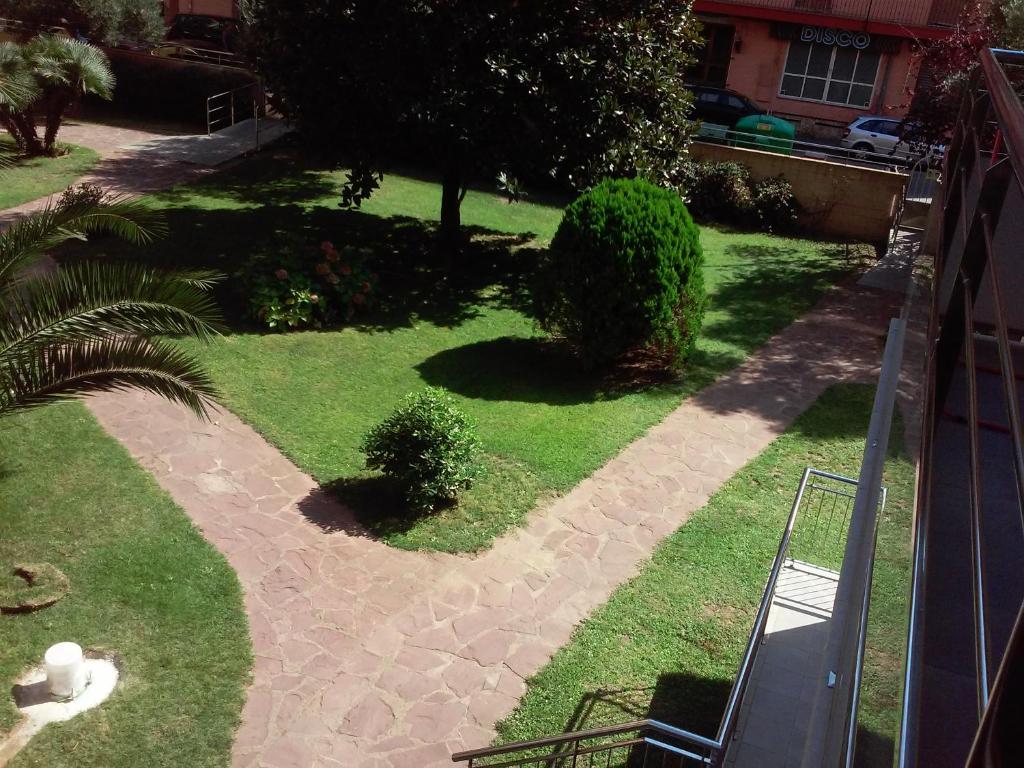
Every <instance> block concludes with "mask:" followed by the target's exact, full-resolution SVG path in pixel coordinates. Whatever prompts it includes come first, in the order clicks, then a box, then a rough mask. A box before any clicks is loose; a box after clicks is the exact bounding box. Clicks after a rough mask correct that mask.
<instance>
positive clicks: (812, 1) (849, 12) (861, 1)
mask: <svg viewBox="0 0 1024 768" xmlns="http://www.w3.org/2000/svg"><path fill="white" fill-rule="evenodd" d="M714 4H715V5H718V4H723V5H745V6H748V7H754V8H768V9H772V10H777V11H793V12H796V13H802V14H806V13H820V14H822V15H823V16H832V17H839V18H845V19H856V20H857V21H876V22H883V23H889V24H905V25H907V26H913V27H925V26H951V25H953V24H955V23H956V19H957V15H958V13H959V10H960V8H959V7H957V5H956V4H955V3H944V2H942V0H715V3H714ZM701 5H702V3H701V2H699V1H698V2H697V3H696V10H698V11H700V10H703V9H702V8H701ZM961 7H962V3H961Z"/></svg>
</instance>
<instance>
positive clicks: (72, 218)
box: [0, 199, 220, 416]
mask: <svg viewBox="0 0 1024 768" xmlns="http://www.w3.org/2000/svg"><path fill="white" fill-rule="evenodd" d="M163 229H164V225H163V222H162V220H161V219H159V218H157V217H155V216H154V214H153V213H152V212H151V211H149V210H147V209H146V208H145V207H144V206H142V205H141V204H139V203H138V202H133V201H126V200H124V199H114V200H112V201H108V202H105V203H101V204H99V205H97V204H95V203H90V202H81V203H72V204H70V205H67V206H58V207H47V208H46V209H45V210H43V211H41V212H40V213H37V214H34V215H31V216H29V217H26V218H24V219H21V220H20V221H18V222H17V223H15V224H13V225H11V226H10V227H8V228H7V230H6V231H3V232H0V416H3V415H5V414H8V413H11V412H14V411H18V410H23V409H26V408H32V407H35V406H39V405H43V404H46V403H51V402H54V401H56V400H60V399H63V398H67V397H73V396H75V395H79V394H82V393H88V392H95V391H106V390H118V389H124V388H128V387H139V388H142V389H146V390H149V391H151V392H155V393H157V394H159V395H162V396H164V397H166V398H168V399H170V400H172V401H176V402H179V403H183V404H184V405H186V406H188V407H189V408H190V409H191V410H192V411H194V412H195V413H196V414H199V415H201V416H205V415H206V414H207V407H208V406H209V404H210V403H211V398H212V397H213V395H214V390H213V386H212V384H211V382H210V379H209V377H208V376H207V375H206V373H205V372H204V371H203V370H202V368H201V367H200V365H199V363H198V361H197V360H196V359H195V358H194V357H192V356H190V355H188V354H186V353H184V352H183V351H181V350H180V349H179V348H178V347H176V346H175V345H174V344H173V343H171V342H169V341H166V340H165V339H164V338H163V337H166V336H171V335H182V334H184V335H190V336H195V337H199V338H209V337H210V336H211V335H213V334H215V333H217V331H218V329H219V327H220V314H219V311H218V310H217V307H216V305H215V304H214V302H213V300H212V298H211V296H210V288H211V286H212V284H213V282H214V281H215V279H216V278H215V276H213V275H212V274H211V273H200V272H164V271H160V270H155V269H152V268H149V267H145V266H141V265H138V264H129V263H120V262H116V263H108V262H74V263H71V264H65V265H61V266H60V267H56V266H54V265H52V263H50V264H49V265H47V263H46V262H45V261H44V257H43V254H44V253H45V252H46V251H47V250H48V249H50V248H52V247H54V246H56V245H57V244H59V243H61V242H64V241H66V240H69V239H85V238H86V237H87V236H88V234H90V233H96V232H100V231H103V232H109V233H112V234H115V235H117V236H119V237H121V238H122V239H125V240H128V241H130V242H134V243H139V244H141V243H146V242H148V241H150V240H151V239H152V238H153V236H154V235H156V234H159V233H161V232H162V231H163ZM48 267H49V268H48Z"/></svg>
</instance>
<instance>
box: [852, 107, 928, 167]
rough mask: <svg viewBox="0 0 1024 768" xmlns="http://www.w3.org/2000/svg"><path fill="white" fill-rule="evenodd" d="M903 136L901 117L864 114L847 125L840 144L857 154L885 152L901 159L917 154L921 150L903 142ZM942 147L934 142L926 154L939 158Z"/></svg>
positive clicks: (915, 156) (916, 155) (914, 156)
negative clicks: (898, 118)
mask: <svg viewBox="0 0 1024 768" xmlns="http://www.w3.org/2000/svg"><path fill="white" fill-rule="evenodd" d="M902 135H903V121H902V120H895V119H893V118H891V117H877V116H873V115H864V116H863V117H858V118H857V119H856V120H854V121H853V122H852V123H850V124H849V125H848V126H846V130H845V131H843V140H842V141H841V142H840V144H841V146H842V147H844V148H845V149H851V150H853V151H854V152H856V153H864V154H867V153H871V154H876V155H888V156H890V157H895V158H898V159H900V160H904V161H906V160H913V159H915V158H917V157H920V154H921V153H920V152H916V151H914V149H913V148H912V147H911V146H910V144H908V143H907V142H905V141H903V140H902V139H901V136H902ZM945 150H946V148H945V147H942V146H938V145H936V146H933V147H932V148H931V150H930V151H929V153H928V154H929V156H930V157H931V159H932V160H937V159H941V158H942V155H943V153H944V152H945ZM872 159H876V158H872Z"/></svg>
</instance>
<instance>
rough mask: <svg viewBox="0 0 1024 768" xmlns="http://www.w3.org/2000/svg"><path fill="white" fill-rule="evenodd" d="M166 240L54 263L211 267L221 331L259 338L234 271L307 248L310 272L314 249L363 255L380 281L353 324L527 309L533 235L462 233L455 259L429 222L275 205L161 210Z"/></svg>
mask: <svg viewBox="0 0 1024 768" xmlns="http://www.w3.org/2000/svg"><path fill="white" fill-rule="evenodd" d="M164 213H165V215H166V219H167V224H168V229H169V233H170V234H169V236H168V237H167V238H164V239H160V240H156V241H155V242H153V243H150V244H148V245H146V246H144V247H136V246H131V245H128V244H125V243H122V242H120V241H116V240H104V241H101V242H93V243H71V244H69V245H67V246H64V247H63V248H62V249H61V250H60V251H59V252H58V254H57V256H58V258H61V259H74V258H81V257H88V258H95V257H100V258H103V257H106V258H112V259H122V260H126V261H133V262H141V263H145V264H149V265H151V266H154V267H159V268H163V269H196V268H200V269H210V270H214V271H217V272H219V273H221V274H223V275H225V276H227V279H225V280H224V281H223V282H222V283H221V284H220V285H219V287H218V289H217V299H218V302H219V303H220V305H221V307H222V308H223V310H224V313H225V316H226V319H227V322H228V327H229V329H230V330H231V331H234V332H250V333H251V332H261V331H265V330H266V329H264V328H263V327H262V326H258V325H256V324H255V323H253V322H252V321H251V320H249V319H247V317H246V298H245V296H243V295H242V290H241V286H240V284H239V280H238V278H237V277H236V275H237V273H238V271H239V270H240V269H242V268H243V267H244V266H245V265H246V264H247V263H249V262H250V261H251V260H252V259H253V258H254V257H255V256H256V255H259V254H268V255H270V256H271V263H272V257H273V255H274V254H277V253H283V252H290V250H293V249H295V248H297V247H298V248H308V249H309V252H310V259H311V265H312V263H315V260H316V258H317V256H316V253H317V252H318V250H319V244H320V243H321V242H322V241H323V240H331V241H332V242H334V244H335V245H336V246H338V247H344V246H353V247H356V248H364V247H366V248H369V249H370V250H371V254H370V255H369V256H368V257H367V259H368V264H367V266H368V267H369V268H370V269H371V270H373V271H375V272H377V273H378V274H379V276H380V281H379V284H378V289H379V293H378V304H377V306H376V307H375V308H374V309H373V310H372V311H371V312H368V313H367V314H365V315H363V316H360V317H358V318H357V320H356V322H354V323H353V325H355V326H356V327H360V328H364V329H367V330H392V329H395V328H400V327H408V326H409V325H410V324H412V323H413V322H414V321H426V322H431V323H434V324H437V325H440V326H445V327H454V326H457V325H459V324H461V323H463V322H465V321H467V320H469V319H472V318H473V317H476V316H477V315H478V314H479V308H480V306H481V305H482V304H488V305H492V306H501V307H510V308H516V309H526V308H527V306H528V303H529V302H528V291H527V286H528V283H529V280H530V276H531V275H532V273H533V270H534V268H535V265H536V260H537V254H538V251H536V250H535V249H532V248H528V247H523V246H525V245H526V244H528V243H529V242H530V241H531V239H532V236H531V235H529V234H522V235H509V234H503V233H497V232H491V231H489V230H484V229H480V228H466V233H467V235H468V241H467V242H466V243H465V245H464V246H463V247H462V248H461V250H459V251H458V252H450V251H445V250H443V249H440V248H439V247H438V241H437V237H436V225H435V224H433V223H432V222H426V221H422V220H419V219H412V218H405V217H397V216H395V217H390V218H381V217H378V216H373V215H371V214H365V213H361V212H358V211H345V210H341V209H338V208H333V209H332V208H322V207H314V208H305V207H303V206H301V205H297V204H291V205H278V206H277V207H274V208H272V209H257V208H214V209H209V208H203V207H199V206H191V205H184V206H179V207H172V208H168V209H167V210H166V211H165V212H164Z"/></svg>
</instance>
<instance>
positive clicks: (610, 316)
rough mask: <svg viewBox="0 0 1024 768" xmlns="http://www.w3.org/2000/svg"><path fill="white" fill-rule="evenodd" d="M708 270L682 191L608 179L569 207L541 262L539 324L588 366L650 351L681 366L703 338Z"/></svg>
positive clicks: (537, 294) (536, 292)
mask: <svg viewBox="0 0 1024 768" xmlns="http://www.w3.org/2000/svg"><path fill="white" fill-rule="evenodd" d="M703 264H704V255H703V252H702V251H701V247H700V232H699V230H698V228H697V225H696V224H694V223H693V219H692V218H690V214H689V212H688V211H687V210H686V206H685V205H684V204H683V201H682V200H681V199H680V197H679V195H678V194H676V193H675V192H673V191H671V190H667V189H663V188H661V187H657V186H655V185H653V184H651V183H649V182H647V181H644V180H642V179H615V180H612V179H606V180H605V181H603V182H601V183H600V184H598V185H597V186H596V187H594V188H593V189H591V190H589V191H587V192H584V193H583V194H582V195H580V197H578V198H577V199H576V200H575V201H574V202H573V203H572V204H570V205H569V207H568V208H566V210H565V215H564V216H563V218H562V223H561V224H560V225H559V227H558V231H557V233H556V234H555V237H554V239H553V240H552V242H551V247H550V249H549V250H548V252H547V254H546V255H545V256H544V257H543V258H542V260H541V265H540V270H539V273H538V280H537V283H536V286H535V288H534V296H533V298H534V306H535V311H536V314H537V318H538V320H539V322H540V324H541V327H543V328H544V329H545V330H547V331H549V332H551V333H555V334H558V335H561V336H563V337H565V338H566V339H567V340H568V341H569V342H570V343H572V344H573V345H574V346H575V347H576V348H577V349H578V350H579V353H580V355H581V357H582V359H583V362H584V364H585V365H587V366H588V367H589V366H593V365H602V364H607V363H610V362H612V361H614V360H615V359H616V358H618V357H619V356H621V355H622V354H623V353H626V352H628V351H631V350H635V349H641V348H643V349H647V350H649V351H653V352H655V353H656V354H658V355H660V356H662V357H663V359H665V360H666V361H668V362H670V363H674V362H677V361H679V360H681V359H683V358H684V357H685V356H686V355H687V354H688V353H689V352H690V350H691V349H692V348H693V344H694V342H695V340H696V338H697V334H698V332H699V331H700V326H701V322H702V320H703V317H704V308H705V305H706V296H705V292H704V274H703Z"/></svg>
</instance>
